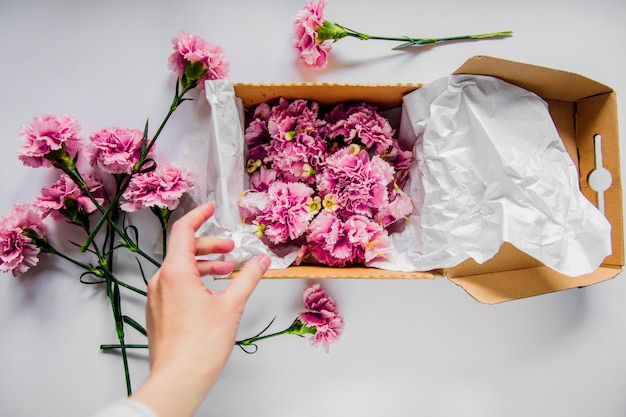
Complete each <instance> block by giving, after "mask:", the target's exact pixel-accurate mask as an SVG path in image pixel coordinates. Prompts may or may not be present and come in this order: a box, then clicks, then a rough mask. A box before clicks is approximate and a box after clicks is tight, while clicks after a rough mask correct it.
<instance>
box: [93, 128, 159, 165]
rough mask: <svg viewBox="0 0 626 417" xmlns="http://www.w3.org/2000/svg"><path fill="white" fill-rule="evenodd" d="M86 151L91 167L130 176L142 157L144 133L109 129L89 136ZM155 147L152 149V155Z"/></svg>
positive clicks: (133, 130)
mask: <svg viewBox="0 0 626 417" xmlns="http://www.w3.org/2000/svg"><path fill="white" fill-rule="evenodd" d="M89 140H90V143H89V145H88V146H87V149H86V151H85V153H86V156H87V158H88V160H89V164H90V165H91V166H97V167H100V168H101V169H102V170H103V171H105V172H107V173H109V174H130V173H131V172H132V170H133V167H134V166H135V164H136V163H137V162H138V161H139V157H140V155H141V142H142V140H143V132H142V131H141V130H139V129H126V128H121V127H108V128H105V129H100V130H98V131H96V132H94V133H93V134H92V135H91V136H89ZM153 151H154V147H153V148H152V149H150V154H152V152H153Z"/></svg>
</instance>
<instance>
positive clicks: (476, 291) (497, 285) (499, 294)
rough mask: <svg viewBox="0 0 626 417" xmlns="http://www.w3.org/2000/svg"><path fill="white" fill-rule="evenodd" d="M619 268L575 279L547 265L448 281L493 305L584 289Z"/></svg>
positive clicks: (604, 268) (477, 298)
mask: <svg viewBox="0 0 626 417" xmlns="http://www.w3.org/2000/svg"><path fill="white" fill-rule="evenodd" d="M621 271H622V269H621V268H610V267H601V268H599V269H598V270H596V271H594V272H593V273H591V274H586V275H581V276H579V277H576V278H572V277H568V276H565V275H562V274H559V273H556V272H554V271H553V270H552V269H550V268H548V267H547V266H539V267H535V268H527V269H523V270H514V271H501V272H495V273H490V274H480V275H474V276H466V277H458V278H451V277H449V279H450V281H452V282H454V283H455V284H457V285H459V286H460V287H462V288H463V289H464V290H465V291H466V292H467V293H468V294H469V295H471V296H472V297H473V298H474V299H476V300H477V301H479V302H481V303H485V304H496V303H500V302H504V301H510V300H516V299H520V298H526V297H532V296H536V295H541V294H548V293H551V292H556V291H561V290H566V289H570V288H576V287H585V286H588V285H591V284H595V283H598V282H601V281H605V280H607V279H610V278H613V277H615V276H616V275H617V274H619V273H620V272H621Z"/></svg>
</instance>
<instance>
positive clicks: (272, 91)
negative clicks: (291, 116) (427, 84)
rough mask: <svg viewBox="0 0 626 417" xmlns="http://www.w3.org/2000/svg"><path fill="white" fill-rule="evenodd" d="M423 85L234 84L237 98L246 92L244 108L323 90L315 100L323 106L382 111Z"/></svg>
mask: <svg viewBox="0 0 626 417" xmlns="http://www.w3.org/2000/svg"><path fill="white" fill-rule="evenodd" d="M422 85H423V84H337V83H280V84H275V83H270V84H259V83H235V84H234V85H233V87H234V89H235V95H237V96H238V97H240V94H239V93H238V91H239V90H242V89H245V91H246V94H245V97H244V98H243V100H242V105H243V107H244V108H249V107H251V106H255V105H257V104H261V103H265V102H268V101H272V100H277V99H278V98H280V97H285V98H290V99H295V98H303V97H304V98H306V97H310V96H311V91H313V90H319V89H320V88H324V89H325V92H324V96H323V97H316V98H315V100H316V101H317V102H318V103H319V104H321V105H323V106H326V105H332V104H337V103H347V102H360V101H365V102H367V103H369V104H372V105H375V106H377V107H379V108H380V109H389V108H392V107H397V106H398V97H399V96H400V97H401V96H402V95H404V94H407V93H409V92H411V91H413V90H415V89H417V88H420V87H421V86H422ZM381 87H384V89H385V90H386V91H387V92H388V94H385V95H384V96H381V95H380V94H377V93H378V92H380V88H381Z"/></svg>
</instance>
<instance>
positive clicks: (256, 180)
mask: <svg viewBox="0 0 626 417" xmlns="http://www.w3.org/2000/svg"><path fill="white" fill-rule="evenodd" d="M274 182H276V171H274V170H273V169H268V168H266V167H265V166H261V168H260V169H259V170H258V171H256V172H255V173H253V174H252V175H251V176H250V188H251V189H253V190H254V191H267V190H268V189H269V188H270V185H271V184H273V183H274Z"/></svg>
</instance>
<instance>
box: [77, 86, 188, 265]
mask: <svg viewBox="0 0 626 417" xmlns="http://www.w3.org/2000/svg"><path fill="white" fill-rule="evenodd" d="M178 83H179V80H176V93H175V94H174V98H173V99H172V103H171V105H170V108H169V110H168V112H167V114H166V115H165V117H164V118H163V121H162V122H161V124H160V126H159V128H158V129H157V131H156V133H155V134H154V136H153V137H152V139H151V140H150V142H149V143H148V144H147V146H146V148H145V149H144V150H143V152H142V154H141V156H140V157H139V161H138V162H137V164H136V165H135V167H134V168H133V172H132V173H131V175H130V176H132V175H134V174H136V173H138V172H139V171H140V170H141V169H142V168H143V164H144V163H145V161H146V159H147V157H148V153H149V152H150V150H151V149H152V147H153V146H154V143H155V141H156V140H157V138H158V137H159V135H160V134H161V132H162V131H163V129H164V128H165V125H166V124H167V122H168V120H169V119H170V117H171V116H172V114H173V113H174V111H176V109H177V108H178V106H179V105H180V104H181V103H182V102H183V101H185V98H184V96H185V94H187V93H188V92H189V91H190V90H191V89H193V88H194V87H195V85H189V86H187V87H185V88H183V91H182V92H181V93H180V94H178ZM129 180H130V178H127V181H125V182H124V183H122V185H121V186H120V188H119V190H118V191H117V193H116V194H115V197H114V198H113V200H112V201H111V204H110V205H109V207H107V209H106V210H105V211H103V209H102V207H101V206H100V205H99V204H97V203H96V206H97V207H98V209H99V210H100V212H101V213H102V218H100V220H99V221H98V223H97V224H96V226H95V227H94V229H93V230H92V232H91V234H90V235H89V237H88V238H87V240H86V241H85V243H83V246H81V248H80V250H81V251H82V252H84V251H85V250H87V247H88V246H89V245H90V244H91V242H92V241H93V239H94V238H95V236H96V234H97V233H98V231H99V230H100V228H101V227H102V225H103V224H104V222H106V221H109V222H111V219H110V218H109V216H110V214H111V211H112V210H113V208H114V207H117V204H118V202H119V200H120V198H121V197H122V194H123V193H124V191H125V190H126V187H127V186H128V184H129V182H130V181H129ZM81 183H82V184H83V185H84V181H82V179H81ZM81 188H83V186H81ZM83 189H84V188H83ZM87 194H88V195H90V194H91V193H89V192H87ZM90 198H91V199H92V201H93V200H94V199H93V197H92V196H91V195H90ZM112 227H113V228H114V229H115V231H116V232H117V233H118V234H119V235H120V236H121V237H122V239H124V241H125V243H126V244H130V245H131V248H129V249H131V251H132V252H137V253H139V254H140V255H141V256H143V257H144V258H146V259H147V260H148V261H149V262H151V263H152V264H154V265H155V266H157V267H160V266H161V265H160V264H159V263H158V262H157V261H155V260H154V259H152V258H151V257H150V256H148V255H147V254H146V253H144V252H143V251H141V249H139V248H138V247H136V245H134V244H133V243H132V242H130V241H129V240H128V239H126V238H127V236H126V235H125V233H124V232H123V231H120V230H119V227H117V225H113V224H112ZM125 237H126V238H125Z"/></svg>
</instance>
